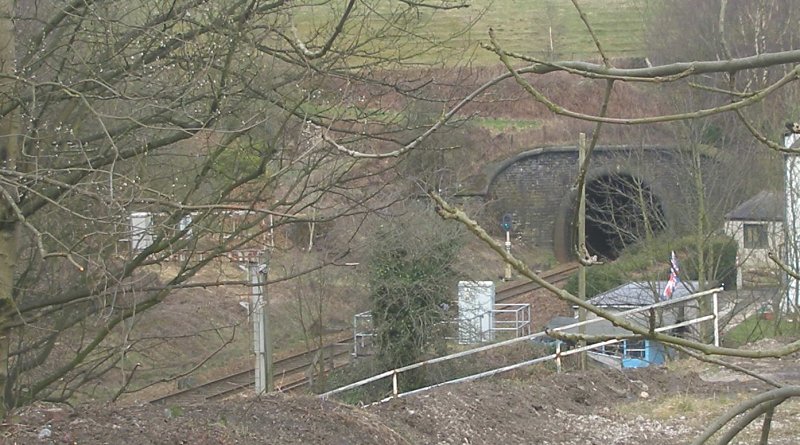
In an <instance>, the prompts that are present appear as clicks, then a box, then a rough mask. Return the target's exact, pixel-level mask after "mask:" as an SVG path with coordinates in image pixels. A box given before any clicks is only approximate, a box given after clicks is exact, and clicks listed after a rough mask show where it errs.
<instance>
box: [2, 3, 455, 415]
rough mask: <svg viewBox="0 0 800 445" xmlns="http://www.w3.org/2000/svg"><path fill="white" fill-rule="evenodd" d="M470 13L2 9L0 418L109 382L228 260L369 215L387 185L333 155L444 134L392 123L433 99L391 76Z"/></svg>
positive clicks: (263, 6) (419, 74)
mask: <svg viewBox="0 0 800 445" xmlns="http://www.w3.org/2000/svg"><path fill="white" fill-rule="evenodd" d="M456 6H462V5H461V3H460V2H450V1H442V2H440V1H437V2H431V3H427V2H405V3H404V2H396V3H392V4H390V5H384V4H379V2H370V1H367V2H356V1H355V0H349V1H346V2H332V1H331V2H329V1H322V2H315V3H314V4H308V5H306V4H297V3H295V2H287V1H283V0H275V1H272V2H265V1H259V0H235V1H228V2H209V1H205V0H178V1H174V2H146V1H110V2H94V1H86V0H74V1H73V0H34V1H26V2H12V1H4V2H2V3H1V4H0V48H2V53H0V70H1V72H2V75H0V94H1V95H2V98H3V100H2V101H1V102H0V126H1V128H2V130H1V133H0V136H1V137H2V147H0V148H1V149H0V155H2V166H0V181H2V184H0V193H1V194H2V198H1V200H2V204H0V221H2V222H0V387H1V388H2V391H1V392H2V401H3V403H2V404H0V405H1V406H2V408H0V414H2V413H4V412H5V410H6V409H7V408H11V407H13V406H15V405H21V404H25V403H28V402H30V401H31V400H36V399H48V400H64V399H66V398H68V397H70V396H71V395H72V394H74V393H75V391H76V390H77V389H78V388H80V387H81V385H84V384H85V383H87V382H90V381H92V380H93V379H96V378H98V377H99V376H101V375H103V373H105V372H107V371H108V370H109V369H113V368H115V367H116V366H117V365H118V364H119V363H120V362H121V361H124V360H125V357H126V354H128V353H129V352H130V351H132V350H134V349H135V348H136V347H137V345H136V343H135V342H132V341H128V340H126V339H127V338H129V337H127V336H126V335H125V334H124V333H125V332H128V331H127V329H128V328H130V327H131V326H133V325H134V324H135V323H134V322H133V321H134V320H135V319H136V317H138V316H139V315H140V314H141V313H143V312H145V311H147V310H148V309H150V308H152V307H154V306H156V305H157V304H158V303H159V302H162V301H164V299H165V298H167V296H168V295H169V294H170V292H171V291H172V290H174V289H176V288H181V287H192V286H198V287H199V286H216V285H220V284H225V283H223V282H219V280H218V281H215V282H210V283H198V282H197V280H195V279H194V277H195V276H196V275H197V273H198V272H199V271H200V270H202V269H203V268H204V267H206V266H207V265H209V264H210V263H212V262H213V261H215V259H216V258H220V257H224V256H225V255H227V254H228V252H233V251H238V250H246V249H264V248H265V247H266V239H265V234H266V233H268V232H269V231H270V230H272V229H274V228H276V227H280V226H282V225H285V224H289V223H297V222H301V223H314V222H320V221H329V220H331V219H333V218H336V217H338V216H341V215H354V214H360V213H364V212H368V211H369V210H370V202H371V200H372V198H373V197H374V196H375V195H376V194H377V193H379V191H380V190H381V187H380V186H376V187H371V188H369V189H365V188H364V185H365V184H378V185H380V184H382V183H384V181H383V179H385V178H383V179H382V175H385V174H386V173H385V172H386V171H387V169H388V168H389V167H388V166H387V165H385V164H373V165H368V164H365V162H363V161H362V160H360V159H355V158H352V157H346V156H342V155H341V151H340V150H335V149H333V150H332V149H331V147H330V146H329V145H327V144H325V143H324V141H323V139H324V138H325V137H326V134H328V133H331V134H335V135H337V136H340V137H341V139H340V140H339V141H338V142H337V145H336V147H335V148H339V149H345V150H352V149H357V148H359V147H365V144H366V143H367V142H368V141H373V142H374V143H376V144H379V145H380V146H382V147H388V149H390V150H393V149H396V147H404V146H406V145H408V144H409V143H411V142H413V141H415V140H420V141H421V140H422V139H424V137H425V136H427V135H428V134H430V131H429V128H427V127H420V128H418V129H416V130H414V131H411V132H409V131H407V130H408V129H406V128H403V125H402V122H398V121H396V120H394V119H393V118H392V116H393V113H389V112H387V110H386V108H385V105H382V104H386V103H389V104H392V103H400V101H399V100H398V98H402V97H404V96H408V95H410V94H411V93H413V92H415V91H416V90H417V89H418V88H419V87H420V86H421V85H426V84H428V83H429V80H430V79H428V78H427V77H426V76H425V72H424V70H422V69H418V70H417V71H416V74H415V76H414V79H413V80H407V79H398V78H397V76H393V75H391V74H389V72H388V70H391V69H399V68H403V67H404V64H405V63H406V61H408V60H410V58H413V57H416V56H418V55H420V54H425V53H426V52H428V51H432V52H433V53H432V54H434V56H433V59H432V60H435V50H436V48H437V46H438V42H436V41H435V39H434V40H431V39H425V40H421V39H418V38H416V36H417V35H418V34H417V30H418V29H420V28H421V27H424V26H426V23H427V22H426V21H428V20H432V19H433V17H435V16H436V14H437V13H438V11H440V10H443V9H447V8H450V7H456ZM420 8H423V9H425V11H426V13H425V14H420ZM312 17H313V20H312ZM456 32H457V31H456ZM389 47H391V48H392V53H391V56H390V55H389V54H386V53H384V52H382V51H383V49H384V48H389ZM429 60H431V59H429ZM386 97H391V98H393V99H392V100H386V101H382V100H381V99H382V98H386ZM397 106H402V105H397ZM443 124H444V119H442V120H440V121H438V122H436V123H434V126H437V127H440V126H442V125H443ZM428 127H430V125H429V126H428ZM401 130H403V131H401ZM409 134H410V136H409ZM166 261H176V262H175V263H174V264H175V266H174V267H163V265H164V264H166V263H165V262H166ZM123 327H124V328H125V329H122V328H123ZM121 332H122V334H121ZM112 340H113V341H112ZM134 369H135V368H134Z"/></svg>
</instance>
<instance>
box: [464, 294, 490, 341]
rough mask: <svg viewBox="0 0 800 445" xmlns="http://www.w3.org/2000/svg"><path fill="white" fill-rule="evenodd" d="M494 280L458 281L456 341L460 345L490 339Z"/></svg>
mask: <svg viewBox="0 0 800 445" xmlns="http://www.w3.org/2000/svg"><path fill="white" fill-rule="evenodd" d="M494 295H495V289H494V282H493V281H459V282H458V342H459V343H460V344H462V345H464V344H472V343H480V342H485V341H490V340H492V334H493V332H492V326H493V325H494V320H492V318H493V317H494V314H493V313H492V309H494Z"/></svg>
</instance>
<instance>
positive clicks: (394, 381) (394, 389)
mask: <svg viewBox="0 0 800 445" xmlns="http://www.w3.org/2000/svg"><path fill="white" fill-rule="evenodd" d="M399 392H400V391H398V390H397V371H394V372H393V373H392V395H394V396H395V397H397V393H399Z"/></svg>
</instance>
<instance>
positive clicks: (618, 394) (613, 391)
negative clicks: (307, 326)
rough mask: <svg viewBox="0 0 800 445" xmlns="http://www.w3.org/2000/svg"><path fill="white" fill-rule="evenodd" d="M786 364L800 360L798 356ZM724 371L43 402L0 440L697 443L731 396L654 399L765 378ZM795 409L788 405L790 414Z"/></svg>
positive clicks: (734, 389) (742, 391) (737, 393)
mask: <svg viewBox="0 0 800 445" xmlns="http://www.w3.org/2000/svg"><path fill="white" fill-rule="evenodd" d="M776 363H777V361H776ZM781 364H782V365H784V366H787V365H788V366H790V367H792V368H797V365H798V362H797V360H796V359H794V358H792V359H790V360H786V359H784V360H782V361H781ZM687 368H688V367H687ZM698 371H700V370H698ZM706 371H707V370H706ZM724 380H725V379H723V381H713V380H712V381H709V380H708V379H703V378H701V377H700V375H699V374H698V373H697V372H695V371H690V370H678V371H676V370H674V369H673V370H670V369H667V368H650V369H641V370H625V371H614V370H608V369H596V370H592V371H587V372H570V373H563V374H556V373H554V372H552V371H547V370H543V369H533V370H528V371H526V372H525V373H517V374H512V375H507V376H505V377H504V378H493V379H487V380H481V381H476V382H471V383H466V384H458V385H450V386H444V387H440V388H438V389H435V390H432V391H430V392H427V393H423V394H421V395H417V396H411V397H407V398H402V399H396V400H392V401H390V402H388V403H384V404H380V405H374V406H366V407H353V406H348V405H344V404H341V403H339V402H336V401H333V400H321V399H319V398H317V397H313V396H307V395H306V396H294V395H286V394H271V395H268V396H263V397H255V396H240V397H237V398H233V399H229V400H224V401H220V402H213V403H206V404H202V405H187V406H163V405H160V406H159V405H136V406H127V407H124V406H119V405H103V406H82V407H78V408H75V409H72V408H68V407H65V406H57V405H51V404H37V405H34V406H30V407H27V408H24V409H22V410H20V411H18V412H16V413H15V414H14V416H13V417H12V418H11V419H9V422H8V423H7V424H6V425H5V427H4V429H3V430H2V432H0V443H8V444H39V443H41V444H67V443H68V444H72V443H78V444H131V443H136V444H198V445H203V444H234V443H235V444H251V443H252V444H286V443H302V444H330V445H346V444H352V445H361V444H375V445H396V444H472V445H477V444H496V443H508V444H517V443H536V444H549V445H557V444H603V445H612V444H619V445H622V444H636V445H648V444H653V445H667V444H675V443H687V442H690V441H691V439H692V438H694V437H696V436H697V434H698V433H699V432H700V430H701V429H702V428H703V427H704V426H705V425H706V424H707V419H708V418H710V417H711V416H713V415H715V414H716V413H718V412H719V411H720V410H722V409H724V408H725V407H726V406H727V405H724V404H722V403H717V404H716V405H714V406H713V409H711V410H710V411H713V412H706V411H702V410H697V409H695V411H694V412H688V411H686V412H683V411H681V409H680V408H678V409H675V410H674V412H673V413H671V414H670V415H669V416H668V417H663V416H662V417H659V416H656V415H653V410H651V409H649V408H650V407H658V406H662V405H666V404H669V403H670V401H674V400H675V398H676V397H679V398H680V397H684V396H691V397H693V398H694V399H693V400H714V401H719V400H737V398H738V399H741V397H746V396H747V394H751V395H752V394H754V392H753V391H761V390H763V389H765V386H763V385H761V386H759V384H758V383H757V382H747V384H743V383H742V382H740V381H724ZM687 403H694V402H687ZM687 406H688V405H687ZM697 406H700V405H695V407H697ZM626 407H628V408H626ZM646 408H647V409H646ZM793 409H794V408H791V407H787V408H786V409H785V410H784V411H786V412H787V413H789V415H792V416H793V415H794V414H792V413H791V411H792V410H793ZM794 412H795V413H796V411H794ZM777 413H778V412H777V411H776V422H777V420H778V417H777ZM698 417H701V418H702V419H701V420H700V421H698ZM785 420H791V419H785ZM784 423H785V424H786V425H792V423H791V422H788V423H787V422H784V421H783V420H781V421H780V424H777V423H776V428H775V432H776V434H774V435H773V436H772V437H771V438H770V443H771V444H787V445H788V444H793V443H795V439H796V437H797V434H796V431H793V430H791V429H786V428H782V427H781V425H782V424H784Z"/></svg>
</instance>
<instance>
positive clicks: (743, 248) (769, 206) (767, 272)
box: [725, 191, 784, 289]
mask: <svg viewBox="0 0 800 445" xmlns="http://www.w3.org/2000/svg"><path fill="white" fill-rule="evenodd" d="M783 213H784V197H783V194H781V193H777V192H768V191H762V192H760V193H758V194H757V195H755V196H753V197H752V198H750V199H748V200H747V201H745V202H743V203H741V204H740V205H739V206H738V207H736V208H735V209H733V210H732V211H731V212H730V213H728V214H727V215H725V219H726V221H725V233H726V234H727V235H728V236H730V237H732V238H733V239H735V240H736V244H737V247H738V249H737V252H738V253H737V258H736V264H737V266H738V267H737V272H736V284H737V286H738V288H739V289H742V288H753V287H761V286H775V285H778V284H780V280H781V278H780V277H781V274H780V273H779V272H780V269H779V268H778V267H777V265H775V264H774V263H773V262H772V261H771V260H770V259H769V257H768V256H767V254H768V253H769V252H770V251H772V252H775V254H776V255H778V256H779V258H780V257H782V256H783Z"/></svg>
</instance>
